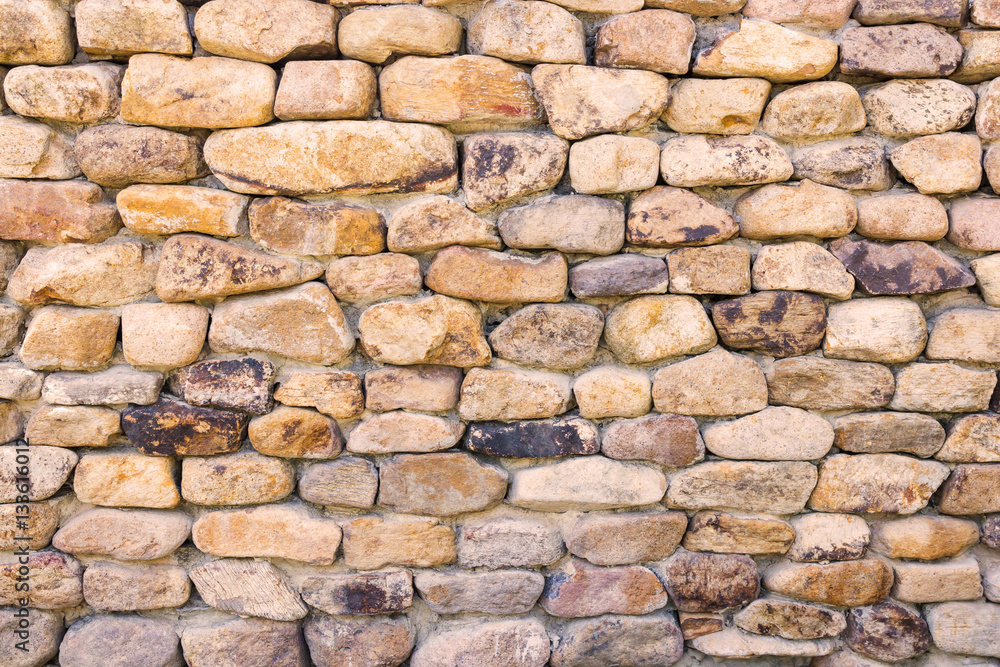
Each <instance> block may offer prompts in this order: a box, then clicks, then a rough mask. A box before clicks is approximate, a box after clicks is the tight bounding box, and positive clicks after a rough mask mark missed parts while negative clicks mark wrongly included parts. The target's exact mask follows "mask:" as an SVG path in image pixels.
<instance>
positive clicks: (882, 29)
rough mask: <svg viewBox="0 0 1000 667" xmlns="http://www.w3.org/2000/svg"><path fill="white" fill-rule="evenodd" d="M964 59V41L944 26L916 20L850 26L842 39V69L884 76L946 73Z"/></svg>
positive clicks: (916, 76)
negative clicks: (906, 22) (866, 26)
mask: <svg viewBox="0 0 1000 667" xmlns="http://www.w3.org/2000/svg"><path fill="white" fill-rule="evenodd" d="M961 60H962V45H961V44H959V40H957V39H955V38H954V37H952V36H951V35H949V34H948V33H947V32H945V30H944V28H939V27H938V26H932V25H928V24H926V23H914V24H911V25H881V26H874V27H871V28H849V29H847V30H845V31H844V33H843V35H842V36H841V40H840V71H841V72H843V73H844V74H854V75H861V76H877V77H885V78H897V77H901V78H907V79H912V78H924V77H943V76H948V75H949V74H951V73H952V72H954V71H955V68H956V67H958V64H959V62H960V61H961Z"/></svg>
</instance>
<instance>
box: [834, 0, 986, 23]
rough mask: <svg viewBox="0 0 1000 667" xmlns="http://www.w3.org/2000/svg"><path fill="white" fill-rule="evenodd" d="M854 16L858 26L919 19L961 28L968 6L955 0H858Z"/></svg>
mask: <svg viewBox="0 0 1000 667" xmlns="http://www.w3.org/2000/svg"><path fill="white" fill-rule="evenodd" d="M853 16H854V18H855V19H857V21H858V23H860V24H861V25H883V24H890V23H911V22H915V21H922V22H925V23H934V24H936V25H940V26H944V27H946V28H961V27H962V26H964V25H965V22H966V20H967V19H968V18H969V6H968V4H966V3H964V2H956V1H955V0H932V1H931V2H926V1H920V0H906V1H904V2H886V1H885V0H859V2H858V4H857V6H856V7H855V8H854V14H853Z"/></svg>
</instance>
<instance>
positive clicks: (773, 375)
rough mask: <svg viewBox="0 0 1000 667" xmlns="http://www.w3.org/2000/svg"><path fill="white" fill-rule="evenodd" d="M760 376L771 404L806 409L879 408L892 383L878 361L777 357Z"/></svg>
mask: <svg viewBox="0 0 1000 667" xmlns="http://www.w3.org/2000/svg"><path fill="white" fill-rule="evenodd" d="M764 376H765V377H766V378H767V391H768V397H769V400H770V402H771V403H772V404H776V405H791V406H794V407H798V408H805V409H807V410H822V411H832V410H861V409H869V410H870V409H872V408H880V407H882V406H884V405H886V404H887V403H888V402H889V400H890V399H891V398H892V394H893V391H894V389H895V386H896V385H895V380H894V379H893V376H892V371H890V370H889V369H888V368H886V367H885V366H882V365H880V364H872V363H865V362H858V361H840V360H836V359H822V358H819V357H796V358H792V359H780V360H778V361H776V362H774V363H773V364H771V365H770V366H768V367H767V368H765V369H764Z"/></svg>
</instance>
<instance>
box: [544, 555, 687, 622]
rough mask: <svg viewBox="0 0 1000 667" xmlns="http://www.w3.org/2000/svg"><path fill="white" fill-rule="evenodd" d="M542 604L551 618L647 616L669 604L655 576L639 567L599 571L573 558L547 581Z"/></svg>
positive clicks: (610, 568)
mask: <svg viewBox="0 0 1000 667" xmlns="http://www.w3.org/2000/svg"><path fill="white" fill-rule="evenodd" d="M540 604H541V606H542V608H543V609H545V611H546V612H547V613H548V614H550V615H551V616H560V617H562V618H579V617H582V616H600V615H601V614H635V615H641V614H648V613H649V612H651V611H656V610H657V609H660V608H661V607H663V606H664V605H666V604H667V594H666V593H665V592H664V591H663V585H662V584H661V583H660V581H659V579H657V578H656V575H655V574H653V573H652V571H650V570H649V569H648V568H645V567H641V566H639V565H629V566H625V567H597V566H594V565H591V564H590V563H588V562H587V561H585V560H581V559H579V558H574V559H573V560H571V561H570V562H569V563H567V564H566V565H565V566H564V567H563V568H561V569H559V570H556V571H554V572H551V573H549V575H548V576H547V577H546V578H545V590H544V591H542V598H541V601H540Z"/></svg>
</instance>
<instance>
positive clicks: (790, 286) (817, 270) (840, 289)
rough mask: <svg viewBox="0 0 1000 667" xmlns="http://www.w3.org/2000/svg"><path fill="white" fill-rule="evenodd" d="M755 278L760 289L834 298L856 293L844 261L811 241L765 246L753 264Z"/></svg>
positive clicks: (755, 284)
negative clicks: (811, 293) (794, 291)
mask: <svg viewBox="0 0 1000 667" xmlns="http://www.w3.org/2000/svg"><path fill="white" fill-rule="evenodd" d="M752 278H753V286H754V288H755V289H757V290H801V291H804V292H815V293H816V294H820V295H822V296H826V297H829V298H831V299H849V298H851V294H853V293H854V277H853V276H851V275H850V274H849V273H848V272H847V269H846V268H844V265H843V264H841V263H840V260H839V259H837V258H836V257H834V256H833V255H831V254H830V252H829V251H828V250H826V249H825V248H823V246H821V245H819V244H817V243H810V242H808V241H793V242H791V243H773V244H770V245H766V246H764V247H762V248H761V249H760V251H759V252H758V253H757V258H756V259H755V260H754V263H753V273H752ZM831 307H832V306H831ZM828 326H829V324H828Z"/></svg>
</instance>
